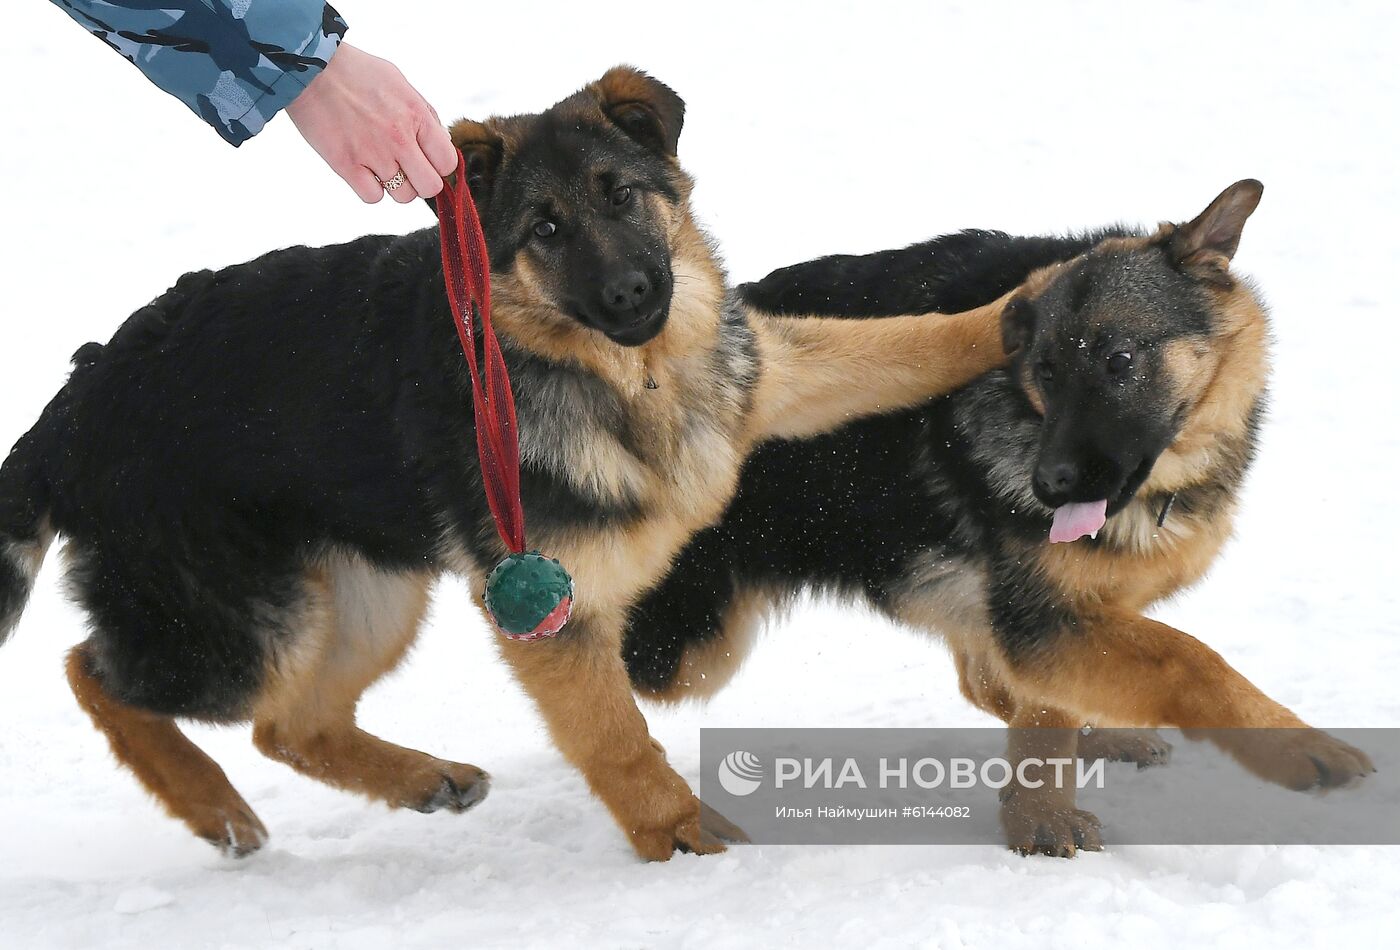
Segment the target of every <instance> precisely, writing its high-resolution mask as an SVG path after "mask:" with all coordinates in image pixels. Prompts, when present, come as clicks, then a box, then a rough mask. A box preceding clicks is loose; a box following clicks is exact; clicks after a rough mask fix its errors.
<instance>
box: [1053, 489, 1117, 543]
mask: <svg viewBox="0 0 1400 950" xmlns="http://www.w3.org/2000/svg"><path fill="white" fill-rule="evenodd" d="M1107 520H1108V499H1104V500H1103V501H1076V502H1074V503H1073V504H1069V505H1061V506H1060V507H1058V508H1056V509H1055V523H1054V524H1052V525H1050V543H1051V544H1059V543H1061V542H1064V541H1078V540H1079V539H1080V538H1082V537H1084V536H1085V535H1086V534H1087V535H1088V536H1089V537H1091V538H1097V537H1098V536H1099V529H1100V528H1102V527H1103V524H1104V522H1105V521H1107Z"/></svg>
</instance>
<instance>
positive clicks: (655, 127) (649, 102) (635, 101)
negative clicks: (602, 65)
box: [588, 66, 685, 158]
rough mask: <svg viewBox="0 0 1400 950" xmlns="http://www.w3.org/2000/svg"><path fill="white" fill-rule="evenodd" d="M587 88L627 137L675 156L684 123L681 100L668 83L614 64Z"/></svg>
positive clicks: (670, 156)
mask: <svg viewBox="0 0 1400 950" xmlns="http://www.w3.org/2000/svg"><path fill="white" fill-rule="evenodd" d="M588 90H589V91H590V92H591V93H593V95H594V97H595V98H597V100H598V105H599V106H600V107H601V108H602V110H603V114H604V115H606V116H607V117H608V118H609V119H611V120H612V122H613V124H615V125H616V126H617V127H618V128H620V129H622V131H624V132H626V133H627V135H628V136H629V137H630V138H632V139H633V140H634V141H637V142H640V143H641V144H642V145H645V146H646V147H647V148H649V149H651V150H652V151H655V152H659V153H660V154H662V155H665V156H667V157H668V158H675V156H676V148H677V146H678V145H679V144H680V138H681V126H682V125H684V124H685V102H684V101H683V100H682V99H681V97H680V96H678V95H676V94H675V92H674V91H673V90H672V89H671V87H670V86H667V85H666V84H665V83H663V82H661V81H660V80H657V79H653V78H651V77H650V76H648V75H647V74H646V73H644V72H642V71H641V70H640V69H634V68H633V67H631V66H615V67H613V68H612V69H609V70H608V71H607V72H606V73H604V74H603V78H602V79H599V80H598V81H597V82H595V83H593V84H592V85H590V86H589V87H588Z"/></svg>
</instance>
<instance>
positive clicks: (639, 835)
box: [632, 795, 743, 861]
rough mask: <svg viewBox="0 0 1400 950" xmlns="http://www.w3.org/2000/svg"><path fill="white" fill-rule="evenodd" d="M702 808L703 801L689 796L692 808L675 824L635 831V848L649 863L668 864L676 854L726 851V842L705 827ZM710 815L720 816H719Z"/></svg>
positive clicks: (669, 823) (670, 822) (687, 808)
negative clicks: (665, 862)
mask: <svg viewBox="0 0 1400 950" xmlns="http://www.w3.org/2000/svg"><path fill="white" fill-rule="evenodd" d="M701 808H702V806H701V804H700V799H698V798H696V797H695V796H694V795H692V796H690V802H689V804H688V805H686V806H685V807H684V809H683V810H682V812H681V814H680V815H678V816H677V817H676V818H674V819H673V820H671V821H668V822H665V823H663V824H661V825H659V826H654V827H650V828H634V829H633V831H632V847H633V848H634V849H636V851H637V854H639V855H640V856H641V857H643V858H644V859H646V860H648V861H669V860H670V859H671V855H673V854H675V853H676V852H677V851H683V852H685V853H687V854H720V853H722V852H723V851H725V850H726V849H725V845H724V842H723V841H721V840H720V839H719V836H718V835H717V834H716V833H715V832H713V831H711V830H710V829H709V828H708V827H706V825H707V824H708V823H707V822H705V821H704V820H702V817H701ZM711 814H712V815H714V816H718V815H719V813H718V812H711ZM725 824H726V825H727V824H728V822H725ZM730 827H731V828H733V827H734V826H732V825H731V826H730ZM736 830H737V829H736ZM742 833H743V832H740V834H742Z"/></svg>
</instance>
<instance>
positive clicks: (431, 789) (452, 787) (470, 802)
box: [403, 759, 491, 814]
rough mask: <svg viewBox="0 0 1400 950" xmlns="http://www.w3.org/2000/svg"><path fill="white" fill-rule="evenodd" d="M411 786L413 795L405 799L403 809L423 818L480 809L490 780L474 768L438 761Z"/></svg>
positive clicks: (425, 770) (426, 769) (458, 763)
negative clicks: (477, 807) (424, 815)
mask: <svg viewBox="0 0 1400 950" xmlns="http://www.w3.org/2000/svg"><path fill="white" fill-rule="evenodd" d="M411 785H412V787H413V791H412V792H411V793H410V794H408V795H406V797H405V799H404V801H403V805H404V807H406V808H411V809H413V810H414V811H420V812H423V813H424V814H429V813H431V812H435V811H450V812H456V813H459V814H460V813H461V812H464V811H467V810H468V809H471V808H474V807H476V806H477V805H479V804H480V803H481V800H482V799H484V798H485V797H486V795H487V793H488V792H490V791H491V776H490V775H487V774H486V773H485V772H483V771H482V770H481V769H479V768H477V767H476V766H475V765H465V764H463V763H460V762H447V761H444V760H441V759H438V760H435V761H434V764H433V765H432V766H430V767H427V768H425V769H424V770H423V775H422V776H421V777H420V778H419V779H418V780H417V781H415V782H413V783H411Z"/></svg>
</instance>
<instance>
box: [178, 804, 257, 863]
mask: <svg viewBox="0 0 1400 950" xmlns="http://www.w3.org/2000/svg"><path fill="white" fill-rule="evenodd" d="M189 811H190V813H189V816H188V817H187V818H185V823H186V824H187V825H189V827H190V829H191V830H192V831H194V833H195V834H196V835H198V836H199V837H201V838H203V839H204V840H205V841H207V842H209V843H210V844H212V845H213V846H214V847H216V848H218V849H219V851H221V852H222V853H223V854H224V855H225V856H226V857H230V858H246V857H247V856H248V855H250V854H252V853H253V852H254V851H257V850H258V849H259V848H261V847H262V846H263V845H264V844H266V843H267V837H268V835H267V828H266V827H264V826H263V823H262V821H260V820H259V819H258V816H257V815H255V814H254V813H253V810H252V809H251V808H249V807H248V806H247V805H246V804H245V803H243V802H242V801H239V802H236V803H229V804H226V805H223V806H207V807H206V806H194V807H192V808H191V809H190V810H189Z"/></svg>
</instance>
